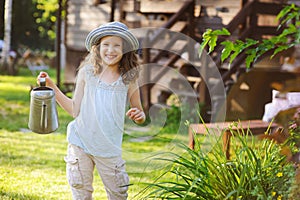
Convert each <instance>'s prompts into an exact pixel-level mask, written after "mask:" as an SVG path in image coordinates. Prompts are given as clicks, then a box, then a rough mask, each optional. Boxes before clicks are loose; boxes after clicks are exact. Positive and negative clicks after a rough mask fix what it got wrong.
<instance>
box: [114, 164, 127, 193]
mask: <svg viewBox="0 0 300 200" xmlns="http://www.w3.org/2000/svg"><path fill="white" fill-rule="evenodd" d="M115 182H116V186H117V187H118V190H119V192H120V193H121V194H125V193H126V192H127V191H128V185H129V176H128V174H127V173H126V171H125V162H122V163H121V164H120V165H117V166H116V168H115Z"/></svg>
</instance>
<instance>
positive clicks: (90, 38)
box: [85, 22, 139, 51]
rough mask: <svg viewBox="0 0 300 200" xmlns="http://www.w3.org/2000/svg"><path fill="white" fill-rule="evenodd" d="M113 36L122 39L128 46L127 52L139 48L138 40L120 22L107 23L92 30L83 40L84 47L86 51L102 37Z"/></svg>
mask: <svg viewBox="0 0 300 200" xmlns="http://www.w3.org/2000/svg"><path fill="white" fill-rule="evenodd" d="M108 35H113V36H119V37H121V38H123V39H124V40H125V41H127V42H128V43H129V44H130V49H129V50H127V51H132V50H137V49H138V48H139V42H138V39H137V38H136V37H135V36H134V35H133V34H132V33H131V32H130V31H129V30H128V27H127V26H126V25H125V24H123V23H121V22H109V23H107V24H103V25H101V26H99V27H98V28H96V29H94V30H92V31H91V32H90V33H89V34H88V35H87V37H86V39H85V47H86V49H87V50H88V51H91V48H92V46H93V45H94V44H96V43H97V42H98V41H99V40H100V39H101V38H103V37H104V36H108Z"/></svg>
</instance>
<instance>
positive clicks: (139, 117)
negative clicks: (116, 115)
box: [126, 108, 146, 124]
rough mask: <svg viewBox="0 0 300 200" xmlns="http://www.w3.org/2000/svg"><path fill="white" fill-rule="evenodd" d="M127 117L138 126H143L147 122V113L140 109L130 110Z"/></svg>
mask: <svg viewBox="0 0 300 200" xmlns="http://www.w3.org/2000/svg"><path fill="white" fill-rule="evenodd" d="M126 116H127V117H129V119H131V120H133V121H135V122H136V123H137V124H142V123H144V122H145V120H146V116H145V113H144V112H143V111H142V110H140V109H138V108H130V109H129V110H128V111H127V113H126Z"/></svg>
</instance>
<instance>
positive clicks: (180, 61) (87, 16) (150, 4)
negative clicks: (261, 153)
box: [64, 0, 300, 121]
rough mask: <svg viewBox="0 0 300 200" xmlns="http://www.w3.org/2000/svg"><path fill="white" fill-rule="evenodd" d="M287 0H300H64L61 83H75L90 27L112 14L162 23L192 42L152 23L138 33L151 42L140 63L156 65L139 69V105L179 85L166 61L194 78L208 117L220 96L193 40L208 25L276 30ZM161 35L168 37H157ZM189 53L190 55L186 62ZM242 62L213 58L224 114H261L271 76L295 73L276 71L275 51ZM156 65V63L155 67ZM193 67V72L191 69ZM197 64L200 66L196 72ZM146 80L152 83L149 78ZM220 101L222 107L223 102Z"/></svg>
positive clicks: (257, 34)
mask: <svg viewBox="0 0 300 200" xmlns="http://www.w3.org/2000/svg"><path fill="white" fill-rule="evenodd" d="M292 2H293V3H296V4H298V5H299V4H300V0H294V1H287V0H260V1H258V0H240V1H238V0H214V1H212V0H196V1H195V0H166V1H164V0H120V1H116V2H115V1H114V0H111V1H108V2H101V1H97V0H68V1H67V17H66V21H65V27H66V28H65V47H66V66H65V77H64V83H65V84H66V85H72V84H73V83H74V80H75V76H76V69H77V67H78V65H79V63H80V61H81V60H82V58H83V56H84V55H85V54H86V53H87V52H86V50H85V47H84V40H85V37H86V35H87V34H88V32H89V31H91V30H92V29H93V28H95V27H97V26H99V25H101V24H103V23H106V22H109V21H111V20H120V21H123V22H124V23H126V24H127V25H128V26H129V27H130V28H143V27H144V28H147V27H156V28H161V27H162V28H164V29H168V30H170V31H173V32H176V33H181V34H184V35H187V37H189V38H192V39H193V41H194V42H195V43H196V44H195V43H194V44H193V45H194V47H195V48H190V47H189V46H188V45H189V42H188V41H187V40H186V38H184V39H176V38H174V39H172V38H171V37H173V36H172V34H167V35H166V36H162V35H161V34H162V32H160V31H159V30H160V29H157V30H158V33H156V31H153V32H154V33H151V34H148V33H145V32H142V34H139V35H138V37H139V39H140V41H141V42H143V44H147V45H148V46H147V47H149V45H150V46H151V47H153V49H151V48H145V49H143V54H142V55H141V57H140V58H141V63H143V64H147V63H157V68H155V70H152V71H151V70H149V71H147V70H146V71H143V76H142V77H143V79H144V80H143V81H144V82H146V84H144V85H143V87H142V88H141V89H142V95H143V102H144V106H145V107H146V108H149V107H150V106H151V105H152V104H154V103H161V104H162V103H165V102H166V101H167V99H168V98H169V97H170V96H171V94H172V91H170V88H172V90H173V91H174V90H175V89H173V87H174V86H175V88H176V87H177V89H180V84H181V83H180V80H176V77H175V78H174V76H172V75H170V74H169V73H168V72H167V70H164V67H165V69H166V68H167V67H169V68H173V69H174V68H175V69H177V70H178V71H180V72H182V74H183V76H185V77H187V78H189V79H188V80H189V83H190V84H193V86H192V87H193V88H194V89H195V94H196V95H197V97H196V99H197V101H200V102H201V103H204V104H207V105H208V106H207V108H205V109H203V110H204V112H205V113H209V114H207V116H206V117H207V121H210V120H212V118H211V115H212V114H211V112H212V110H213V108H212V107H213V106H212V105H213V104H214V103H213V101H214V100H212V99H218V98H219V97H218V96H210V95H209V94H208V92H209V91H208V88H209V87H213V86H211V85H210V86H208V84H210V83H209V82H214V81H213V79H214V78H215V77H209V78H208V79H209V80H207V82H206V83H204V81H203V79H204V78H203V74H202V73H208V71H207V70H206V71H205V70H204V69H203V68H204V67H203V66H204V64H203V63H202V62H203V61H202V60H200V61H199V60H197V59H198V55H197V48H198V47H199V46H197V45H199V43H200V42H201V36H202V33H203V32H204V31H205V30H206V29H207V28H212V29H218V28H221V27H226V28H228V29H229V30H230V31H231V32H232V35H233V37H235V38H234V39H243V38H246V37H252V38H256V39H259V38H262V37H264V36H266V35H275V34H276V28H277V22H276V21H275V17H276V15H277V14H278V12H279V11H280V9H281V8H282V6H283V5H284V4H286V3H292ZM264 6H265V7H264ZM149 35H150V36H149ZM175 35H176V34H175ZM148 36H149V37H148ZM162 37H167V38H168V39H167V40H165V41H161V40H159V38H162ZM181 40H182V41H181ZM167 42H169V44H168V43H167ZM162 45H163V48H162V47H161V46H162ZM160 48H161V49H160ZM166 48H167V49H170V50H171V49H173V48H174V49H175V50H174V52H175V55H174V53H173V54H171V53H169V52H167V53H166V51H165V50H166ZM191 49H192V50H191ZM289 53H290V52H289ZM186 55H187V56H186ZM188 59H190V60H192V61H191V62H190V63H188V65H187V62H186V61H187V60H188ZM213 59H214V58H212V60H213ZM199 62H200V64H199ZM243 63H244V60H242V59H241V60H237V62H235V63H234V65H233V66H231V68H230V69H228V68H226V67H224V66H221V64H220V63H216V65H217V66H218V69H219V71H218V73H219V74H220V77H221V79H222V81H224V83H226V84H227V83H228V85H226V84H225V89H228V90H227V91H226V95H227V96H226V105H225V108H226V110H227V116H226V119H230V120H234V119H237V118H239V119H251V118H259V117H261V115H262V113H263V106H264V104H265V103H266V102H268V101H270V99H271V90H272V88H271V86H270V82H272V81H276V80H283V79H288V78H291V77H294V75H293V74H289V73H282V72H280V71H278V70H277V71H276V69H278V68H279V67H280V65H281V64H282V63H280V60H279V57H278V58H277V60H276V59H273V60H271V61H270V60H262V61H260V62H259V63H257V64H256V65H255V66H254V68H257V69H258V70H252V71H253V72H251V73H244V72H245V71H247V70H245V66H244V64H243ZM189 64H191V65H192V66H190V68H189V67H188V66H189ZM183 66H184V67H183ZM158 68H160V69H159V70H156V69H158ZM195 69H196V73H193V72H195ZM197 70H198V72H199V71H200V72H201V75H200V74H199V73H198V72H197ZM237 74H238V75H237ZM199 76H200V78H199ZM208 76H209V75H208ZM235 77H236V79H235ZM258 77H261V79H258ZM265 77H268V78H265ZM197 78H198V79H197ZM161 80H163V81H165V82H168V83H169V87H170V88H167V89H162V88H160V87H159V86H158V85H159V84H156V83H158V82H159V81H161ZM201 80H202V82H201ZM255 80H260V81H255ZM150 82H151V84H148V83H150ZM168 83H167V84H168ZM230 83H232V85H230ZM227 86H228V88H226V87H227ZM262 86H264V87H262ZM165 87H166V86H165ZM181 89H182V88H181ZM180 95H181V94H179V95H178V96H180ZM185 95H186V96H189V95H190V94H187V93H185ZM222 106H223V107H224V105H222ZM214 109H218V108H214ZM204 115H205V114H204ZM214 120H218V119H214Z"/></svg>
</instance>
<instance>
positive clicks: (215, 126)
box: [189, 120, 278, 159]
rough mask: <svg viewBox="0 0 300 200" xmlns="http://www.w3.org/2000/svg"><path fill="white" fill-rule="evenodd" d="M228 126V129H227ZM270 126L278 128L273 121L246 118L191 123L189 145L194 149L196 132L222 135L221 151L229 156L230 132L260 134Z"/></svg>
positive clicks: (272, 128)
mask: <svg viewBox="0 0 300 200" xmlns="http://www.w3.org/2000/svg"><path fill="white" fill-rule="evenodd" d="M229 127H230V130H229ZM269 127H270V129H271V131H272V130H274V129H276V128H278V125H277V124H275V123H272V124H270V123H269V122H264V121H262V120H247V121H240V122H236V124H234V125H233V122H218V123H208V124H191V125H190V126H189V147H190V148H191V149H194V145H195V138H194V136H195V135H196V134H201V135H206V134H209V133H214V134H219V135H222V140H223V151H224V152H225V153H226V157H227V158H228V159H229V158H230V138H231V136H232V133H231V131H232V132H234V133H239V134H243V133H247V132H248V133H249V134H250V133H251V134H252V135H261V134H264V133H265V131H267V129H268V128H269Z"/></svg>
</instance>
